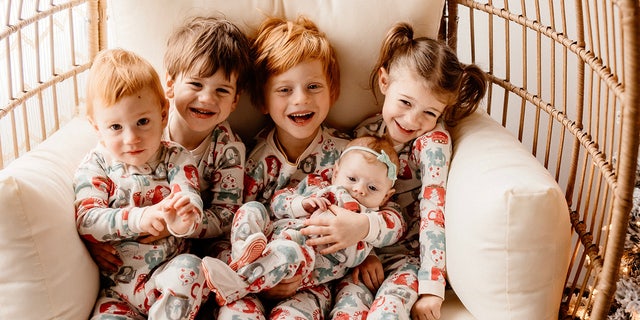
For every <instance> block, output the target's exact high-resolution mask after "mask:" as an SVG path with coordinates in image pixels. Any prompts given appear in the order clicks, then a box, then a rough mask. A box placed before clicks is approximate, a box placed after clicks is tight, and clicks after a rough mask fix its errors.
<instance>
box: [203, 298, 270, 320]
mask: <svg viewBox="0 0 640 320" xmlns="http://www.w3.org/2000/svg"><path fill="white" fill-rule="evenodd" d="M213 319H234V320H265V319H266V317H265V309H264V305H263V304H262V301H260V299H258V297H256V296H255V295H253V294H250V295H248V296H246V297H244V298H242V299H240V300H236V301H234V302H231V303H229V304H227V305H224V306H222V307H220V311H219V312H218V316H217V317H213Z"/></svg>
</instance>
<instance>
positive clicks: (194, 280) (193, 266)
mask: <svg viewBox="0 0 640 320" xmlns="http://www.w3.org/2000/svg"><path fill="white" fill-rule="evenodd" d="M201 263H202V261H201V259H200V258H198V257H196V256H195V255H192V254H181V255H178V256H176V257H174V258H173V259H171V260H169V261H166V262H165V263H163V264H161V265H160V266H158V267H157V268H155V269H154V270H153V271H152V272H150V273H148V274H144V273H143V274H139V275H138V276H137V277H133V278H129V279H130V280H133V281H129V282H118V283H116V284H114V285H113V286H111V287H108V288H104V289H103V290H101V291H100V295H99V296H98V300H97V301H96V306H95V309H94V314H93V317H92V318H91V319H92V320H93V319H104V320H126V319H136V320H138V319H140V320H144V319H147V318H148V319H170V320H178V319H194V318H195V316H196V314H197V312H198V310H199V309H200V304H201V303H202V302H203V300H205V299H206V298H207V296H208V294H209V289H208V288H207V286H206V284H205V278H204V274H203V272H202V269H201ZM134 272H135V271H134Z"/></svg>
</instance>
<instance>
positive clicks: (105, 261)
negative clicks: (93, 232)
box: [83, 240, 122, 272]
mask: <svg viewBox="0 0 640 320" xmlns="http://www.w3.org/2000/svg"><path fill="white" fill-rule="evenodd" d="M83 242H84V245H85V246H86V247H87V250H89V254H90V255H91V258H93V261H95V263H96V264H97V265H98V268H99V269H100V270H103V271H108V272H116V271H118V269H119V268H120V266H122V260H120V258H119V257H118V256H117V255H116V254H117V252H116V249H115V248H114V247H113V245H111V244H109V243H106V242H99V243H95V242H90V241H86V240H83Z"/></svg>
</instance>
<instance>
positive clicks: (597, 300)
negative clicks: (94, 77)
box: [0, 0, 640, 319]
mask: <svg viewBox="0 0 640 320" xmlns="http://www.w3.org/2000/svg"><path fill="white" fill-rule="evenodd" d="M17 3H19V4H16V2H12V1H7V2H3V6H4V5H6V6H7V8H6V9H7V10H6V11H4V10H3V11H4V12H6V17H5V18H6V19H5V21H11V23H8V26H7V28H4V29H2V32H1V33H0V50H4V51H3V52H4V55H5V56H6V58H5V59H6V61H7V63H6V65H4V66H2V67H0V90H2V94H0V98H2V99H1V103H2V105H1V106H0V127H2V128H3V129H4V130H3V133H2V135H0V168H3V167H5V166H6V165H8V164H9V162H11V161H13V160H14V159H16V158H18V157H20V156H21V155H23V154H24V153H25V152H27V151H29V150H30V149H32V148H34V147H35V146H36V145H38V144H39V143H40V142H41V141H43V140H45V139H46V138H47V137H49V136H50V135H51V134H53V133H54V132H55V131H57V130H58V129H59V128H60V127H62V126H63V125H64V124H65V123H67V122H68V121H70V120H71V119H72V118H73V117H74V116H75V115H77V114H78V112H79V110H78V106H79V105H80V102H79V101H80V98H79V97H81V96H83V89H82V86H81V85H79V83H81V82H82V79H83V77H84V71H86V70H87V69H88V67H89V64H90V61H91V58H92V57H93V56H94V55H95V54H96V53H97V52H98V51H99V50H100V49H102V48H104V47H105V46H106V25H105V19H104V15H105V14H104V12H105V11H104V5H105V1H104V0H100V1H98V0H90V1H82V0H77V1H69V2H65V3H62V4H58V5H49V4H24V5H23V4H22V1H18V2H17ZM36 3H39V2H36ZM35 5H40V6H41V7H42V8H32V7H30V6H35ZM18 6H24V7H20V8H19V10H16V7H18ZM3 9H4V8H3ZM23 11H24V12H27V11H31V12H33V13H32V15H31V16H28V17H27V18H22V17H21V16H22V15H23ZM4 14H5V13H3V15H4ZM14 15H18V16H17V17H16V16H14ZM25 16H27V14H25ZM639 18H640V5H639V4H638V1H634V0H615V1H614V0H601V1H581V0H571V1H562V0H555V1H554V0H548V1H540V0H535V1H524V0H522V1H518V2H516V1H498V0H489V1H484V2H477V1H470V0H458V1H452V0H450V1H447V2H446V7H445V15H444V17H443V20H442V22H441V28H440V37H441V38H442V39H445V40H446V41H448V43H449V45H450V46H451V47H454V48H457V51H458V53H459V55H460V57H461V60H463V61H467V62H474V63H477V64H478V65H480V66H481V67H483V68H484V70H486V72H487V74H488V76H489V79H490V82H491V86H490V89H489V93H488V100H487V103H486V106H487V107H486V109H487V112H488V113H489V114H490V115H491V116H492V117H493V118H494V119H496V120H498V121H499V122H500V123H501V124H502V125H503V126H505V127H507V128H508V129H510V130H511V131H512V132H513V133H514V134H515V135H517V137H518V138H519V140H520V141H521V142H522V143H523V144H524V145H525V146H527V147H528V148H529V149H530V151H531V153H532V154H533V155H534V156H536V157H537V159H538V160H539V161H540V162H541V163H542V164H543V165H544V166H545V167H546V168H547V169H548V170H549V172H550V173H551V174H552V175H553V176H554V177H555V179H556V180H557V182H558V184H559V185H560V187H561V188H562V190H563V191H564V192H565V195H566V200H567V202H568V204H569V212H570V216H571V217H570V218H571V222H572V224H573V240H572V256H571V262H570V266H569V269H568V270H567V275H566V283H565V288H566V289H565V292H564V295H563V300H562V303H561V309H560V310H559V317H560V318H563V319H564V318H567V319H573V318H580V319H604V318H605V317H606V315H607V313H608V311H609V307H610V305H611V302H612V299H613V297H614V293H615V288H616V281H617V279H618V276H619V273H620V270H619V266H620V259H621V256H622V250H623V244H624V240H625V234H626V230H627V224H628V221H629V211H630V209H631V206H632V194H633V186H634V182H635V181H634V179H635V170H636V162H637V157H638V144H639V141H640V138H639V137H640V123H639V122H640V114H639V109H640V103H638V101H640V100H639V97H638V95H639V90H638V88H639V85H640V79H639V78H638V75H639V73H638V71H639V70H638V69H639V66H638V63H640V60H639V58H638V55H639V54H640V53H639V51H640V43H639V37H640V29H639V27H640V19H639ZM85 20H86V21H89V23H88V28H75V27H74V24H76V25H77V24H81V23H84V22H85ZM54 26H55V28H54ZM52 29H64V30H71V31H67V32H69V33H67V35H66V36H64V37H61V38H60V37H54V36H53V32H51V33H50V34H49V33H47V32H46V30H52ZM80 33H86V34H80ZM24 39H27V41H24ZM60 39H62V40H60ZM86 39H89V41H87V40H86ZM61 42H62V43H61ZM14 46H18V49H17V51H18V52H19V54H17V55H16V54H14V53H12V52H15V50H16V49H15V47H14ZM61 47H63V48H68V50H66V49H65V50H60V48H61ZM81 47H82V48H83V50H80V48H81ZM54 48H56V49H55V50H54ZM77 52H87V54H84V55H79V54H77ZM2 55H3V53H0V56H2ZM32 56H36V57H39V58H38V59H30V58H28V57H32ZM34 61H35V62H34ZM25 70H28V71H25ZM33 70H35V72H34V71H33ZM63 95H64V97H65V99H60V96H63ZM69 97H73V98H72V99H70V98H69ZM6 128H10V130H6ZM7 131H9V132H8V133H7Z"/></svg>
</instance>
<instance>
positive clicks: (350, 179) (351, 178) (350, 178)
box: [347, 177, 356, 182]
mask: <svg viewBox="0 0 640 320" xmlns="http://www.w3.org/2000/svg"><path fill="white" fill-rule="evenodd" d="M347 179H349V181H351V182H355V181H356V178H354V177H347Z"/></svg>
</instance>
